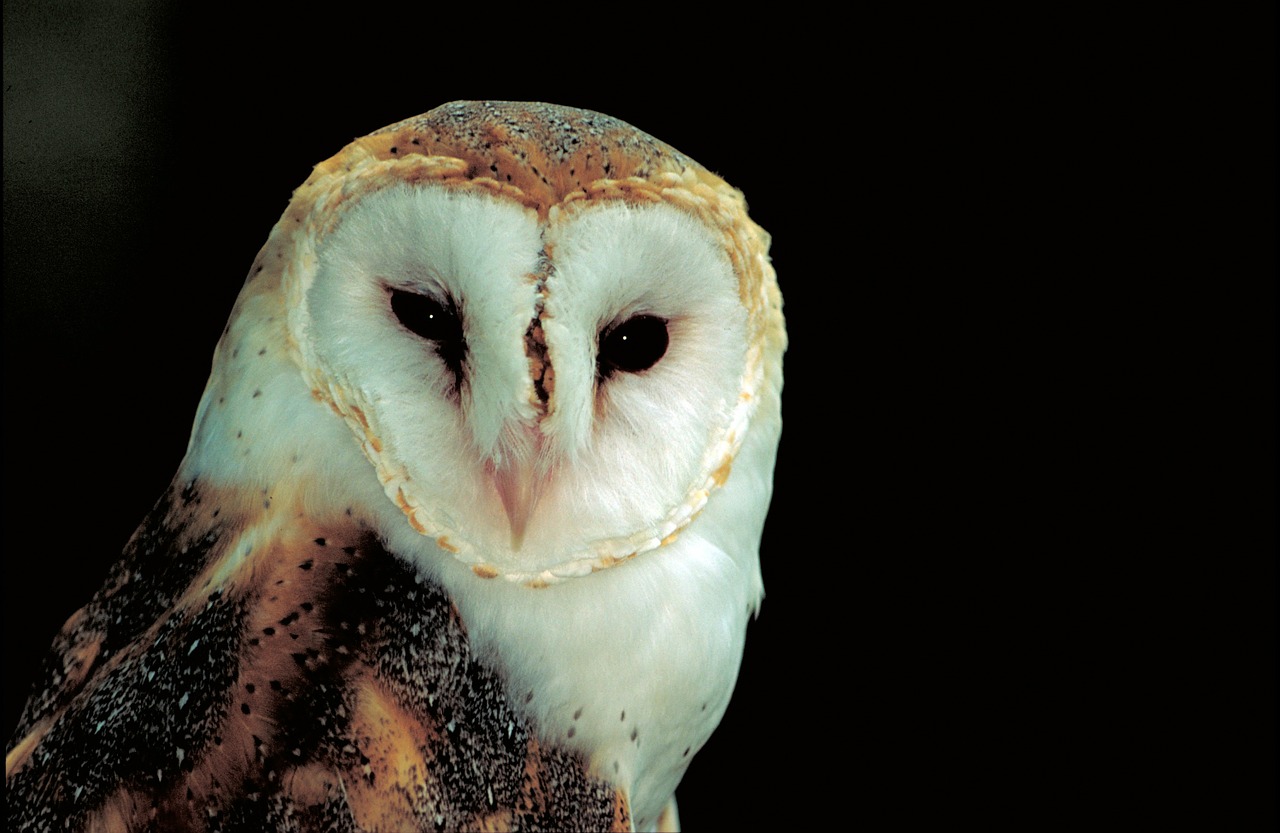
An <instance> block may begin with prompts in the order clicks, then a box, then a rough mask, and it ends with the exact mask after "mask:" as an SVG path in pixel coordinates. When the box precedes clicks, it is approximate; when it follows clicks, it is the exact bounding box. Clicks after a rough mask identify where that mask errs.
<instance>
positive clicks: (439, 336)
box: [389, 288, 467, 373]
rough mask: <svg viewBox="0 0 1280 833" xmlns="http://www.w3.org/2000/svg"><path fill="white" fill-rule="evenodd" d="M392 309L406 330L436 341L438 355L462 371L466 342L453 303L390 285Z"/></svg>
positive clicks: (458, 371) (455, 368)
mask: <svg viewBox="0 0 1280 833" xmlns="http://www.w3.org/2000/svg"><path fill="white" fill-rule="evenodd" d="M389 291H390V293H391V311H392V312H393V313H395V316H396V318H397V319H398V320H399V321H400V323H401V325H403V326H404V328H405V329H406V330H408V331H409V332H411V333H413V334H414V335H416V336H418V337H419V338H424V339H426V340H427V341H430V342H433V343H434V344H435V348H436V350H437V351H438V352H439V353H440V357H441V358H442V359H444V360H445V362H446V363H447V364H448V365H449V366H450V367H451V368H452V369H453V370H454V372H455V373H460V372H461V365H462V359H463V358H464V357H465V355H466V350H467V344H466V340H465V338H464V336H463V333H462V319H461V318H460V317H459V315H458V311H457V309H455V308H454V306H453V305H452V304H447V305H446V304H442V303H440V302H439V301H437V300H436V299H435V298H432V297H431V296H430V295H421V294H419V293H417V292H408V291H406V290H403V289H394V288H391V289H389Z"/></svg>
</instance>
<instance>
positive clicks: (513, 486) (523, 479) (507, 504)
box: [490, 442, 550, 550]
mask: <svg viewBox="0 0 1280 833" xmlns="http://www.w3.org/2000/svg"><path fill="white" fill-rule="evenodd" d="M537 445H538V443H537V442H535V443H534V447H535V449H536V447H537ZM537 459H538V455H537V453H536V452H535V453H526V454H512V455H509V456H508V457H507V459H506V460H505V461H504V462H503V463H502V464H501V465H492V464H491V469H490V471H491V474H492V477H493V485H494V487H495V488H496V489H497V490H498V496H499V497H501V498H502V508H503V509H504V510H505V511H506V513H507V521H508V522H509V523H510V526H511V549H513V550H518V549H520V547H521V546H522V545H523V544H524V533H525V530H526V529H527V528H528V526H529V519H530V518H531V517H533V512H534V510H535V509H536V508H537V506H538V501H539V500H540V499H541V497H542V494H543V492H544V491H545V488H546V484H547V481H548V480H549V479H550V478H549V476H548V475H547V474H545V473H539V472H538V471H537V468H538V467H537V465H536V463H537Z"/></svg>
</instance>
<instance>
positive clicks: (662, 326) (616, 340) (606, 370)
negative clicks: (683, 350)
mask: <svg viewBox="0 0 1280 833" xmlns="http://www.w3.org/2000/svg"><path fill="white" fill-rule="evenodd" d="M667 342H668V337H667V322H666V321H664V320H663V319H661V318H658V317H657V316H653V315H637V316H636V317H634V318H628V319H627V320H626V321H623V322H622V323H621V324H619V325H618V326H616V327H613V328H612V329H609V330H605V331H604V332H603V333H601V334H600V353H599V358H598V359H597V360H596V365H597V368H598V370H599V373H600V376H601V377H602V378H608V377H609V376H611V375H613V373H614V371H617V370H621V371H624V372H626V373H638V372H639V371H641V370H648V369H649V368H651V367H653V366H654V365H655V364H657V363H658V360H659V359H661V358H662V357H663V356H664V355H665V354H666V352H667Z"/></svg>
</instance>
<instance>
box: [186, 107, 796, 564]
mask: <svg viewBox="0 0 1280 833" xmlns="http://www.w3.org/2000/svg"><path fill="white" fill-rule="evenodd" d="M768 244H769V239H768V235H767V234H766V233H765V232H764V231H763V230H762V229H761V228H759V227H758V226H757V225H756V224H755V223H753V222H752V221H751V220H750V218H749V217H748V215H747V213H746V209H745V203H744V199H743V196H742V195H741V194H740V193H739V192H738V191H737V190H735V189H734V188H732V187H730V186H729V185H728V184H726V183H725V182H724V181H723V180H721V179H720V178H719V177H718V176H716V175H715V174H713V173H711V172H709V171H707V170H706V169H704V168H702V167H701V166H699V165H698V164H697V163H696V162H694V161H693V160H691V159H689V158H688V157H686V156H684V155H683V154H681V153H680V152H678V151H676V150H675V149H673V148H671V147H670V146H668V145H666V144H664V143H662V142H660V141H658V140H656V139H654V138H652V137H651V136H648V135H646V134H645V133H643V132H641V131H639V130H637V129H635V128H633V127H631V126H629V125H627V124H625V123H623V122H621V121H618V120H616V119H613V118H610V117H607V116H604V115H600V114H597V113H592V112H588V111H584V110H576V109H572V108H568V107H560V106H553V105H548V104H528V103H508V102H454V103H451V104H446V105H444V106H442V107H439V108H437V109H435V110H432V111H430V112H428V113H426V114H424V115H422V116H418V117H416V118H412V119H408V120H406V121H403V122H400V123H398V124H394V125H391V126H389V127H386V128H384V129H382V130H378V131H376V132H374V133H372V134H370V135H369V136H366V137H364V138H361V139H358V140H356V141H354V142H352V143H351V144H349V145H348V146H347V147H346V148H344V149H343V150H342V151H341V152H339V153H338V154H337V155H335V156H333V157H332V158H330V159H329V160H327V161H325V162H323V163H322V164H320V165H318V166H317V167H316V168H315V170H314V172H313V173H312V175H311V177H310V178H309V179H308V180H307V181H306V182H305V183H304V184H303V185H302V186H301V187H300V188H299V189H298V190H297V191H296V192H295V193H294V196H293V199H292V201H291V202H290V203H289V206H288V208H287V209H286V211H285V212H284V215H283V217H282V218H281V219H280V221H279V223H278V224H277V225H276V227H275V228H274V230H273V231H272V233H271V236H270V238H269V240H268V241H267V243H266V245H265V246H264V247H263V249H262V250H261V252H260V253H259V255H258V257H257V259H256V261H255V263H254V265H253V267H252V269H251V271H250V274H249V276H248V279H247V281H246V283H245V286H244V289H243V291H242V292H241V295H240V298H239V300H238V302H237V305H236V309H235V312H234V313H233V315H232V318H231V321H230V323H229V324H228V327H227V330H226V332H225V333H224V336H223V339H222V341H221V342H220V344H219V348H218V351H217V354H216V356H215V361H214V368H213V374H212V377H211V380H210V383H209V387H208V389H207V390H206V393H205V396H204V399H203V400H202V403H201V407H200V411H199V414H198V415H197V423H196V428H195V431H194V433H193V437H192V445H191V449H190V450H189V454H188V462H187V464H186V466H187V468H188V469H189V470H190V471H189V472H188V474H189V475H192V476H195V475H198V476H201V477H203V478H204V479H205V481H206V482H212V483H216V482H218V480H219V478H220V477H221V478H222V479H224V480H232V479H234V480H236V481H239V482H243V481H244V479H245V478H246V477H248V478H250V479H251V480H252V481H253V482H255V483H257V484H260V486H261V491H262V495H263V497H264V499H265V500H269V501H287V502H289V503H290V504H291V505H296V507H297V511H308V512H317V511H333V512H338V511H346V512H351V511H352V510H353V507H354V509H355V511H357V512H359V513H361V514H362V516H363V517H365V518H366V519H367V520H368V521H369V522H370V523H372V524H374V525H375V526H378V527H379V531H380V532H383V534H386V535H394V536H396V537H397V540H399V541H402V542H403V541H411V542H412V543H411V544H409V545H408V546H409V547H410V548H411V549H413V550H414V551H415V554H416V555H417V556H418V557H420V558H421V559H423V560H424V561H425V560H430V559H434V558H441V557H448V558H456V559H459V560H461V561H462V562H463V563H465V564H466V565H468V566H469V567H470V568H471V569H472V570H473V571H474V572H475V573H476V574H477V575H479V576H482V577H485V578H490V577H499V576H501V577H504V578H506V579H510V580H513V581H519V582H524V583H530V584H535V585H536V584H545V583H554V582H557V581H560V580H562V579H565V578H568V577H573V576H580V575H585V574H588V573H591V572H593V571H598V570H601V569H605V568H608V567H611V566H613V565H615V564H618V563H620V562H623V561H627V560H629V559H632V558H635V557H640V556H644V555H645V554H646V553H649V552H651V551H653V550H656V549H659V548H661V547H663V546H664V545H665V544H667V543H670V542H671V541H673V540H675V539H676V538H677V537H678V536H679V535H680V534H681V533H682V531H683V530H685V529H686V527H687V526H688V525H689V524H690V523H691V522H692V521H693V520H694V519H695V518H696V517H698V516H699V514H700V513H701V512H702V511H703V510H704V508H705V506H706V505H707V503H708V501H711V500H717V493H718V492H720V491H721V490H725V489H726V488H728V484H732V483H734V482H735V480H736V479H741V480H744V481H745V480H749V481H750V482H749V483H744V484H743V486H742V487H741V489H742V491H743V492H744V493H745V492H750V493H751V495H752V496H753V497H752V499H753V500H758V499H759V495H760V494H763V495H764V500H765V501H766V503H767V499H768V480H769V474H770V471H771V468H772V459H773V454H774V451H775V449H776V445H777V440H778V432H779V430H780V417H779V409H778V396H779V391H780V388H781V383H782V382H781V357H782V352H783V350H784V348H785V340H786V336H785V332H784V326H783V319H782V312H781V297H780V294H779V291H778V287H777V282H776V278H775V276H774V272H773V270H772V268H771V266H770V264H769V261H768V257H767V252H768ZM237 432H238V435H237ZM249 435H252V436H249ZM744 460H746V461H747V462H746V463H745V464H744V462H743V461H744ZM300 467H302V468H306V469H307V470H308V471H309V472H310V474H309V476H307V477H305V478H300V477H297V476H296V471H297V470H298V469H299V468H300ZM743 468H745V469H746V470H747V473H746V474H740V469H743ZM286 470H289V471H293V472H295V476H291V477H290V478H289V483H291V484H295V483H305V484H308V485H306V486H290V487H289V488H290V490H291V491H289V493H288V494H285V493H284V487H277V484H278V483H281V482H282V481H283V477H282V474H281V473H282V472H284V471H286ZM757 534H758V530H757Z"/></svg>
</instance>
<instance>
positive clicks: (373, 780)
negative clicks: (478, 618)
mask: <svg viewBox="0 0 1280 833" xmlns="http://www.w3.org/2000/svg"><path fill="white" fill-rule="evenodd" d="M215 505H217V506H222V507H226V506H229V505H230V502H227V501H222V502H219V501H215V500H213V499H212V496H211V495H207V494H202V490H201V488H200V487H199V485H198V484H189V485H187V486H186V487H185V488H182V489H176V490H174V492H173V493H171V494H170V495H169V496H167V497H166V499H165V500H163V501H161V503H160V505H158V506H157V508H156V510H155V511H154V512H153V513H152V514H151V515H150V516H149V517H148V519H147V521H146V522H145V523H144V525H143V527H142V528H141V529H140V531H139V532H138V534H136V535H135V537H134V539H133V540H132V541H131V542H130V545H129V547H128V548H127V550H126V552H125V557H124V559H123V560H122V561H121V563H120V564H119V565H117V566H116V567H115V568H114V569H113V570H112V572H111V576H110V579H109V581H108V583H107V585H106V586H105V587H104V588H103V590H102V591H100V592H99V593H98V594H97V595H96V596H95V597H94V599H93V600H92V601H91V602H90V604H89V605H88V606H86V607H85V608H84V609H83V610H82V611H80V612H79V613H77V614H76V615H75V616H73V617H72V619H71V620H70V621H69V622H68V623H67V626H66V628H65V629H64V630H63V632H62V633H61V634H60V635H59V637H58V639H57V641H56V643H55V645H54V649H53V652H52V653H51V656H50V660H49V662H48V663H47V664H46V666H45V670H44V678H43V685H42V686H41V687H40V688H41V690H40V691H39V692H38V693H37V694H36V695H35V696H33V697H32V699H31V701H30V703H29V704H28V706H27V709H26V711H25V712H24V715H23V718H22V722H21V724H20V726H19V728H18V732H17V734H16V735H15V739H14V741H13V743H12V744H11V746H10V753H9V757H8V760H7V761H6V773H7V782H8V783H7V788H8V807H9V809H8V813H9V829H11V830H26V829H45V828H49V829H57V830H83V829H94V830H198V831H230V830H256V831H264V830H266V831H269V830H298V831H306V830H352V831H354V830H370V831H372V830H387V831H412V830H443V829H448V830H463V829H485V830H503V829H517V828H519V829H526V828H543V829H547V828H549V829H587V830H605V829H610V830H627V829H630V824H631V821H630V817H629V808H628V805H627V801H626V798H625V796H624V795H623V794H622V793H621V792H620V791H618V790H617V789H615V788H613V787H611V786H610V785H609V784H607V783H605V782H603V781H601V780H599V779H596V778H594V777H593V776H591V775H590V774H589V773H588V771H587V768H586V766H585V764H584V762H583V760H582V759H581V757H579V756H577V755H575V754H571V753H569V752H567V751H565V750H563V749H559V748H556V747H552V746H548V745H544V744H543V743H541V742H540V741H539V740H538V738H537V737H536V733H535V729H534V727H531V726H530V725H528V723H527V722H526V721H525V720H523V719H522V717H521V716H520V714H519V713H518V711H517V710H516V709H515V708H514V707H513V704H512V703H511V702H510V699H509V697H508V696H507V693H506V692H505V690H504V688H503V686H502V684H501V679H500V676H499V675H498V673H497V672H496V671H495V670H494V669H492V668H489V667H487V666H486V665H485V664H483V663H481V662H480V661H479V660H478V659H477V658H475V657H474V656H472V654H471V650H470V646H469V643H468V640H467V634H466V630H465V628H464V627H463V624H462V622H461V621H460V620H459V618H458V614H457V611H456V609H455V608H454V606H453V604H452V603H451V602H450V600H449V599H448V598H447V597H446V596H445V595H444V593H443V592H442V591H441V590H440V588H439V587H437V586H434V585H433V584H430V583H428V582H425V581H424V580H422V578H421V577H420V576H419V575H417V574H416V573H415V572H414V571H413V570H412V568H410V567H409V566H408V565H407V564H405V563H404V562H403V561H401V560H400V559H398V558H396V557H395V556H394V555H392V554H391V553H388V552H387V551H386V550H385V549H384V548H383V547H382V546H381V544H380V542H379V541H378V540H377V539H376V538H375V537H374V536H372V535H370V534H369V533H368V532H367V531H364V530H363V528H362V527H361V525H360V524H359V523H358V521H356V520H354V519H352V518H345V519H332V520H330V521H329V522H326V523H315V522H313V521H309V520H305V519H303V518H301V516H300V515H298V518H297V520H295V521H292V522H289V523H286V524H283V525H281V526H280V527H278V528H275V529H276V530H277V531H275V532H273V533H272V535H271V537H270V538H269V540H267V541H266V542H264V541H263V540H261V538H260V536H259V537H257V538H255V537H253V536H252V535H249V534H245V532H244V530H246V529H247V528H248V526H247V525H246V524H244V523H242V522H239V521H236V520H232V519H230V518H228V517H227V516H228V515H232V514H238V513H232V512H225V513H224V512H223V511H222V510H221V509H218V508H210V507H212V506H215ZM277 509H278V510H279V511H286V512H287V511H289V510H287V509H280V508H278V507H277ZM273 528H274V527H273ZM250 546H252V549H250Z"/></svg>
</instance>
